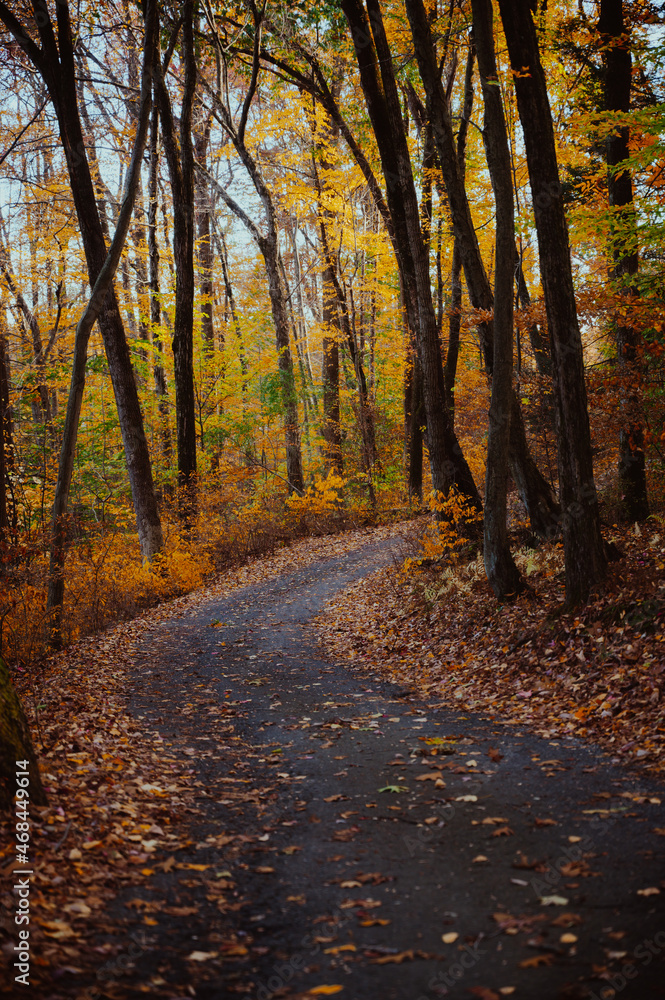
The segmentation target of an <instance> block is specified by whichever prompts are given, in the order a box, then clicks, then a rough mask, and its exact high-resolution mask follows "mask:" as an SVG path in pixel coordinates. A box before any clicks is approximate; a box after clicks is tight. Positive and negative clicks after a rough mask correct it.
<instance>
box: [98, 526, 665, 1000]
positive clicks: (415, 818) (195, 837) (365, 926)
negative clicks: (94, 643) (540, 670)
mask: <svg viewBox="0 0 665 1000" xmlns="http://www.w3.org/2000/svg"><path fill="white" fill-rule="evenodd" d="M390 558H391V547H390V542H379V543H372V544H369V545H366V546H364V547H363V548H360V549H357V550H355V551H352V552H349V553H346V554H345V555H343V556H341V557H339V558H333V559H327V560H323V561H320V562H318V563H316V564H314V565H311V566H308V567H307V568H305V569H302V570H298V571H295V572H293V573H291V574H289V575H285V576H281V577H279V578H277V579H275V580H273V581H271V582H269V583H266V584H264V585H262V586H260V587H258V588H255V587H253V588H251V589H246V590H241V591H237V592H235V593H234V594H233V595H232V596H230V597H228V598H226V599H224V600H220V601H216V602H213V603H211V604H210V605H209V606H206V607H205V608H199V609H198V610H195V611H192V612H188V613H185V614H183V615H182V616H181V617H180V618H178V619H176V620H170V621H168V622H163V623H160V624H158V625H156V626H155V627H154V628H153V630H152V632H151V633H150V634H149V636H148V637H147V638H146V639H145V640H144V641H143V644H142V646H141V649H140V654H139V656H138V658H137V661H136V673H135V685H134V689H133V693H132V696H131V702H130V707H131V710H132V713H133V714H135V715H136V716H138V717H139V718H140V719H141V720H142V725H144V726H145V727H146V728H151V729H155V730H157V731H158V732H159V733H160V734H161V736H162V738H163V740H164V742H165V744H167V745H169V746H170V751H171V753H175V754H176V755H178V754H179V755H181V756H182V759H183V761H188V762H189V763H188V764H187V766H188V767H189V768H190V769H191V780H192V785H193V787H194V788H195V790H196V800H195V809H194V810H193V811H191V813H189V814H188V815H187V816H186V817H184V818H185V819H186V821H187V826H188V829H189V837H188V840H189V843H188V844H187V845H185V846H183V845H182V844H180V845H178V846H179V848H180V849H179V850H177V851H176V853H174V855H173V857H171V858H170V859H169V857H168V856H167V855H164V856H163V857H162V856H160V857H159V858H156V860H157V861H158V862H159V861H161V863H162V868H161V870H160V872H159V874H158V875H156V876H155V877H154V878H153V879H152V880H151V881H152V887H153V888H152V890H150V889H147V888H144V887H141V888H139V889H136V888H135V889H133V890H127V891H123V893H122V895H121V896H119V897H118V899H117V900H116V903H115V907H114V913H113V914H110V916H111V917H112V918H113V917H115V919H117V920H118V921H121V922H122V923H123V926H124V927H125V929H126V931H127V934H128V935H132V937H133V939H134V940H140V942H141V944H140V947H139V948H138V951H139V954H138V955H136V951H137V949H135V950H134V954H135V955H136V957H135V960H134V964H133V965H130V966H129V968H128V971H127V974H126V976H125V977H124V980H123V981H122V983H118V984H117V989H118V991H119V992H117V993H113V994H109V995H113V996H122V997H139V996H145V995H146V992H148V993H150V995H159V996H163V997H169V998H175V997H177V998H180V997H182V998H184V997H192V996H193V997H197V998H210V1000H213V998H215V1000H220V998H221V1000H223V998H227V997H228V998H232V997H236V996H237V997H246V998H248V1000H249V998H251V1000H268V998H271V997H274V998H280V997H296V996H303V995H306V996H320V995H324V996H325V995H336V994H337V993H338V994H339V996H340V998H341V1000H436V998H438V997H443V996H450V997H454V998H463V997H466V998H468V997H473V996H476V997H481V998H485V1000H493V998H497V997H498V998H502V997H504V996H514V997H515V998H517V1000H523V998H524V1000H535V998H537V1000H575V998H583V997H597V998H603V1000H605V998H606V997H610V996H613V995H614V993H613V992H612V990H613V989H615V990H616V994H617V995H619V996H621V997H622V998H623V1000H656V998H658V997H665V976H664V975H663V971H664V970H663V961H662V957H663V956H664V955H665V906H664V903H663V901H664V900H665V871H664V870H663V858H664V856H665V850H664V848H665V837H664V836H663V834H665V805H663V804H661V802H660V801H659V800H660V799H661V797H663V796H662V786H660V785H656V784H655V783H654V784H651V785H650V784H648V783H647V782H645V780H644V779H643V778H642V777H635V776H634V775H631V774H630V773H628V772H626V771H623V770H621V769H618V768H615V767H613V766H611V764H610V763H609V761H608V758H607V757H605V756H603V755H602V754H601V753H600V752H598V751H597V750H595V749H594V748H593V747H592V746H590V745H586V744H583V743H580V742H579V741H576V740H572V739H560V740H552V741H547V740H544V739H541V738H538V737H536V736H532V735H529V734H528V733H525V732H522V731H520V730H519V729H516V727H515V726H509V725H503V724H501V722H500V721H499V720H493V721H491V720H489V721H488V720H486V719H483V718H481V717H477V716H471V715H462V714H460V712H456V711H454V710H452V709H451V708H447V707H445V706H440V707H439V706H432V705H427V704H424V703H423V702H421V701H419V700H417V699H416V698H414V697H413V696H412V695H411V694H410V693H409V692H408V691H400V690H399V689H397V688H396V687H394V686H392V685H389V684H386V683H383V682H381V681H379V680H376V679H374V678H367V677H363V676H361V675H359V674H357V673H354V671H353V670H351V669H349V668H348V667H344V666H341V665H335V664H333V663H329V662H327V661H325V660H324V659H322V657H321V653H320V651H319V650H318V648H317V644H316V639H315V636H314V635H313V633H312V629H311V626H308V622H309V621H310V620H311V618H312V617H313V616H314V615H316V614H317V613H319V612H320V611H321V609H322V607H323V605H324V603H325V601H326V600H327V599H328V598H329V597H331V596H332V595H333V594H334V593H335V592H336V591H337V590H339V589H341V588H343V587H345V586H347V585H348V584H350V583H351V582H353V581H355V580H357V579H359V578H361V577H363V576H364V575H367V574H368V573H370V572H372V571H373V570H374V569H375V568H377V567H378V566H379V565H381V564H383V563H385V562H386V561H387V560H389V559H390ZM391 788H392V790H387V789H391ZM663 798H665V797H663ZM182 818H183V817H181V819H182ZM657 829H659V830H660V833H658V832H655V831H656V830H657ZM176 857H177V863H175V861H174V858H176ZM657 889H658V890H660V891H659V892H656V891H655V890H657ZM644 890H654V891H651V892H647V893H644ZM640 891H641V894H640ZM548 897H550V898H549V899H548ZM552 897H553V898H552ZM543 900H544V902H545V903H547V904H548V905H544V902H543ZM128 914H129V916H128ZM146 918H147V919H146ZM454 935H457V937H456V938H454V939H453V936H454ZM442 936H445V937H447V939H448V942H447V943H446V942H445V941H444V940H443V939H442ZM647 942H650V943H647ZM599 976H601V977H603V976H604V977H605V978H598V977H599ZM317 987H331V989H329V990H328V991H324V990H319V992H314V993H310V992H308V991H312V990H314V989H315V988H317ZM332 987H343V989H341V990H333V989H332Z"/></svg>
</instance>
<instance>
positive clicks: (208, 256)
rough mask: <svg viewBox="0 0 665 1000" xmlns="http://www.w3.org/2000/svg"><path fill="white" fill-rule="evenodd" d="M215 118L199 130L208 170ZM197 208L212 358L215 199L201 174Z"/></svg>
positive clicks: (205, 332) (205, 327)
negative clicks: (211, 131) (212, 216)
mask: <svg viewBox="0 0 665 1000" xmlns="http://www.w3.org/2000/svg"><path fill="white" fill-rule="evenodd" d="M211 122H212V117H211V116H210V115H209V114H207V115H206V119H205V120H204V121H203V122H202V123H200V124H199V125H198V127H197V128H196V130H195V144H194V151H195V154H196V159H197V161H198V162H199V163H202V164H203V165H204V166H205V164H206V159H207V155H208V143H209V140H210V125H211ZM195 188H196V207H197V218H198V227H197V228H198V242H197V252H198V258H199V297H200V307H199V308H200V311H201V334H202V338H203V349H204V351H205V353H206V355H207V356H208V357H209V358H212V357H213V355H214V353H215V324H214V316H213V282H212V278H213V243H212V239H211V233H210V220H211V215H212V196H211V191H210V185H209V184H208V183H207V182H206V181H205V180H204V178H203V177H202V175H201V174H200V173H197V174H196V177H195Z"/></svg>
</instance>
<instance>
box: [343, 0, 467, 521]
mask: <svg viewBox="0 0 665 1000" xmlns="http://www.w3.org/2000/svg"><path fill="white" fill-rule="evenodd" d="M342 9H343V11H344V14H345V16H346V19H347V21H348V23H349V27H350V29H351V34H352V37H353V44H354V48H355V52H356V58H357V61H358V67H359V70H360V80H361V84H362V88H363V94H364V96H365V101H366V103H367V109H368V112H369V115H370V119H371V121H372V126H373V130H374V135H375V137H376V140H377V144H378V147H379V153H380V156H381V163H382V167H383V174H384V177H385V180H386V187H387V196H388V207H389V210H390V216H391V220H392V228H393V232H394V237H395V242H396V245H397V247H398V248H399V251H398V261H399V264H400V271H401V275H402V287H403V288H404V289H405V292H407V293H408V292H411V291H412V292H413V293H414V294H413V295H411V294H405V303H406V305H407V310H408V313H407V314H408V317H409V326H410V327H411V329H412V330H415V331H417V337H418V352H419V356H420V361H421V365H422V374H423V398H424V403H425V412H426V415H427V441H428V446H429V455H430V465H431V470H432V484H433V487H434V490H435V491H436V492H437V493H439V494H441V495H442V496H447V495H448V493H449V491H450V488H451V486H455V487H456V488H457V489H458V491H459V492H460V494H461V495H462V496H463V497H464V499H465V500H466V501H467V503H468V504H469V505H470V506H471V507H472V508H474V509H475V510H477V511H479V510H481V509H482V503H481V501H480V497H479V495H478V491H477V489H476V485H475V483H474V482H473V477H472V475H471V471H470V469H469V467H468V465H467V462H466V460H465V458H464V455H463V454H462V450H461V448H460V446H459V443H458V441H457V438H456V436H455V432H454V430H453V428H452V425H451V422H450V416H449V412H448V406H447V400H446V394H445V385H444V378H443V365H442V361H441V351H440V346H439V338H438V330H437V325H436V316H435V313H434V305H433V302H432V290H431V286H430V276H429V260H428V256H427V252H426V247H425V243H424V240H423V234H422V230H421V226H420V215H419V209H418V199H417V196H416V191H415V185H414V181H413V173H412V169H411V160H410V156H409V149H408V144H407V138H406V133H405V129H404V121H403V118H402V112H401V107H400V101H399V95H398V92H397V85H396V82H395V77H394V73H393V66H392V53H391V52H390V47H389V45H388V41H387V38H386V34H385V29H384V25H383V19H382V16H381V9H380V6H379V2H378V0H367V11H366V10H365V8H364V6H363V4H362V3H361V2H360V0H342Z"/></svg>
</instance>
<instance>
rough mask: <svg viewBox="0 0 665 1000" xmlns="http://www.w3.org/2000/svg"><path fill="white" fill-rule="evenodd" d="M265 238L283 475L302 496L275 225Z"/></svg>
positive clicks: (293, 383)
mask: <svg viewBox="0 0 665 1000" xmlns="http://www.w3.org/2000/svg"><path fill="white" fill-rule="evenodd" d="M270 229H271V232H270V235H269V236H268V237H265V236H262V237H260V239H259V247H260V249H261V253H262V254H263V259H264V260H265V264H266V273H267V275H268V289H269V292H270V304H271V306H272V316H273V322H274V324H275V343H276V346H277V366H278V370H279V375H280V381H281V387H282V408H283V411H284V437H285V442H286V475H287V479H288V481H289V488H290V489H291V490H295V491H296V492H297V493H302V492H303V490H304V488H305V482H304V477H303V471H302V457H301V451H300V422H299V420H298V397H297V393H296V379H295V372H294V370H293V356H292V354H291V344H290V339H289V330H290V324H289V313H288V307H287V304H286V289H285V288H284V285H283V283H282V276H281V273H280V267H279V248H278V245H277V231H276V229H275V227H274V224H273V225H272V226H271V227H270Z"/></svg>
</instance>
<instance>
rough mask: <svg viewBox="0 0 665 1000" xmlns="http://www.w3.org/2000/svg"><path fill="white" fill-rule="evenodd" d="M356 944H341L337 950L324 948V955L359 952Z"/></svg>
mask: <svg viewBox="0 0 665 1000" xmlns="http://www.w3.org/2000/svg"><path fill="white" fill-rule="evenodd" d="M357 950H358V949H357V948H356V946H355V944H340V945H337V947H335V948H324V949H323V954H324V955H339V953H340V951H357Z"/></svg>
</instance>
